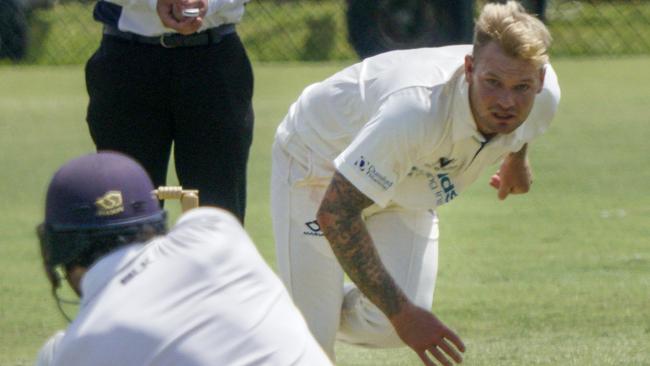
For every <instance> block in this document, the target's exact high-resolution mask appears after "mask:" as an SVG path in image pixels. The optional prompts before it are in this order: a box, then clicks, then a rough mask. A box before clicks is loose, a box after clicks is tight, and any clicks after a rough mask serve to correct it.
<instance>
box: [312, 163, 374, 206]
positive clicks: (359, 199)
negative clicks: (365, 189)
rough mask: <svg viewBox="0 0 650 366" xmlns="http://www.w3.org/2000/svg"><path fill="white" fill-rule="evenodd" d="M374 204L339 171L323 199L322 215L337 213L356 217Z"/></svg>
mask: <svg viewBox="0 0 650 366" xmlns="http://www.w3.org/2000/svg"><path fill="white" fill-rule="evenodd" d="M373 203H374V202H373V201H372V200H371V199H370V198H368V196H366V195H365V194H363V193H361V191H359V190H358V189H357V187H355V186H354V185H353V184H352V183H350V181H349V180H347V178H345V177H344V176H343V175H342V174H341V173H339V172H338V171H337V172H335V173H334V176H333V177H332V181H331V182H330V185H329V187H328V188H327V192H325V196H324V197H323V201H322V202H321V206H320V209H319V216H320V213H326V212H330V213H336V214H337V215H341V216H346V217H349V216H355V215H359V214H361V211H363V209H365V208H366V207H368V206H370V205H372V204H373Z"/></svg>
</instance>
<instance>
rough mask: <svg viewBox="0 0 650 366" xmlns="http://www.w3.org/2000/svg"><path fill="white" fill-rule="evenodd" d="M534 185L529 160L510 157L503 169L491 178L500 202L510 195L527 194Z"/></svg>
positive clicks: (491, 183) (502, 165)
mask: <svg viewBox="0 0 650 366" xmlns="http://www.w3.org/2000/svg"><path fill="white" fill-rule="evenodd" d="M532 184H533V172H532V170H531V168H530V164H529V162H528V158H526V157H518V156H515V155H512V154H511V155H509V156H507V157H506V158H505V159H504V160H503V163H502V164H501V168H499V170H498V171H497V172H496V174H494V175H493V176H492V177H491V178H490V185H491V186H492V187H494V188H496V189H497V190H498V193H497V195H498V197H499V199H500V200H504V199H506V197H508V195H509V194H521V193H527V192H528V191H529V190H530V186H531V185H532Z"/></svg>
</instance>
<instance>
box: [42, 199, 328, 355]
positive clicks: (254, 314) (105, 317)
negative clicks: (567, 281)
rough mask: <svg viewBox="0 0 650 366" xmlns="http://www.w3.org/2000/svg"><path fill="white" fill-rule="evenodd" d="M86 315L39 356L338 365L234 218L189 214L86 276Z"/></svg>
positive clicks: (210, 212)
mask: <svg viewBox="0 0 650 366" xmlns="http://www.w3.org/2000/svg"><path fill="white" fill-rule="evenodd" d="M82 293H83V296H82V300H81V308H80V311H79V314H78V315H77V317H76V318H75V320H74V321H73V322H72V323H71V324H70V326H69V327H68V329H67V330H66V332H65V335H62V334H58V335H56V336H55V337H53V339H52V340H51V341H50V342H48V344H46V346H45V347H44V349H43V350H42V351H41V353H40V355H39V357H41V358H42V359H41V362H42V363H41V364H43V365H45V364H48V363H47V360H43V358H45V359H46V358H48V356H49V357H52V358H53V362H52V363H51V364H52V365H57V366H89V365H93V366H104V365H105V366H116V365H119V366H146V365H157V366H163V365H169V366H172V365H175V366H179V365H183V366H215V365H224V366H225V365H228V366H235V365H268V366H281V365H282V366H284V365H287V366H288V365H304V366H317V365H331V363H330V361H329V359H328V358H327V356H326V355H325V353H324V352H323V351H322V350H321V348H320V346H319V345H318V344H317V343H316V341H315V340H314V338H313V337H312V335H311V334H310V333H309V330H308V328H307V325H306V323H305V321H304V319H303V318H302V316H301V315H300V313H299V311H298V310H297V308H296V307H295V306H294V305H293V303H292V301H291V299H290V298H289V294H288V293H287V291H286V290H285V288H284V286H283V285H282V283H281V282H280V280H279V279H278V278H277V277H276V275H275V274H274V273H273V271H272V270H271V269H270V268H269V267H268V266H267V265H266V263H265V262H264V260H263V259H262V257H261V256H260V255H259V253H258V251H257V249H256V248H255V246H254V245H253V243H252V241H251V240H250V239H249V237H248V236H247V234H246V233H245V232H244V230H243V228H242V227H241V225H240V224H239V222H238V221H237V220H236V219H235V217H234V216H232V215H231V214H229V213H227V212H226V211H223V210H218V209H214V208H198V209H194V210H192V211H190V212H188V213H187V214H185V215H183V216H182V217H181V218H180V220H179V221H178V223H177V224H176V226H174V228H173V229H172V230H171V231H170V232H169V234H168V235H166V236H164V237H160V238H157V239H154V240H153V241H151V242H149V243H147V244H146V245H133V246H129V247H126V248H122V249H120V250H117V251H115V252H113V253H111V254H109V255H108V256H106V257H104V258H102V259H101V260H99V261H98V262H97V263H96V264H94V265H93V266H92V267H91V268H90V269H89V271H88V272H87V273H86V274H85V276H84V277H83V279H82Z"/></svg>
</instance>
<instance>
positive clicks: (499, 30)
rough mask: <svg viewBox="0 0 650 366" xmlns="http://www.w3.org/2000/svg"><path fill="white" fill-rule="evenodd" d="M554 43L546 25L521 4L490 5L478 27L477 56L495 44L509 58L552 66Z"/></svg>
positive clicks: (483, 12)
mask: <svg viewBox="0 0 650 366" xmlns="http://www.w3.org/2000/svg"><path fill="white" fill-rule="evenodd" d="M551 40H552V39H551V34H550V33H549V31H548V29H547V28H546V26H545V25H544V23H542V22H541V21H540V20H539V19H537V18H535V17H534V16H532V15H530V14H528V13H526V10H524V8H523V7H522V6H521V4H519V3H518V2H516V1H512V0H510V1H508V2H507V3H505V4H496V3H488V4H486V5H485V6H484V7H483V11H481V14H480V15H479V18H478V20H477V21H476V26H475V27H474V51H473V53H474V57H476V56H477V54H478V53H479V52H480V50H481V49H482V48H483V47H484V46H485V45H487V44H488V43H490V42H491V41H495V42H497V43H498V44H499V46H501V49H503V51H504V52H505V53H506V54H507V55H509V56H512V57H515V58H519V59H523V60H530V61H532V62H533V63H534V64H535V65H536V66H542V65H543V64H545V63H547V62H548V49H549V47H550V46H551Z"/></svg>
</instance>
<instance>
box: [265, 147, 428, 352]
mask: <svg viewBox="0 0 650 366" xmlns="http://www.w3.org/2000/svg"><path fill="white" fill-rule="evenodd" d="M290 151H291V154H289V153H288V152H287V151H286V147H281V146H280V143H279V142H277V141H276V142H275V143H274V144H273V165H272V174H271V211H272V216H273V229H274V232H275V242H276V255H277V265H278V271H279V275H280V277H281V278H282V281H283V282H284V284H285V285H286V287H287V290H288V291H289V293H290V294H291V296H292V298H293V301H294V302H295V304H296V306H297V307H298V308H299V309H300V311H301V312H302V314H303V316H304V317H305V320H306V321H307V324H308V325H309V328H310V330H311V332H312V333H313V335H314V337H315V338H316V340H317V341H318V342H319V343H320V345H321V346H322V347H323V350H324V351H325V352H326V353H327V354H328V356H329V357H330V358H331V359H332V361H335V356H334V343H335V340H339V341H343V342H346V343H350V344H356V345H362V346H366V347H399V346H403V345H404V344H403V343H402V341H401V340H400V339H399V337H398V336H397V334H396V333H395V330H394V328H393V327H392V325H391V323H390V322H389V321H388V319H387V318H386V317H385V316H384V314H383V313H382V312H381V311H380V310H379V309H378V308H377V307H375V306H374V305H373V304H372V303H371V302H370V301H369V300H368V299H367V298H365V296H362V295H361V293H360V291H359V290H358V289H357V288H356V286H354V285H353V284H351V283H346V284H345V286H344V272H343V270H342V268H341V266H340V265H339V263H338V261H337V260H336V258H335V256H334V253H333V252H332V250H331V248H330V245H329V243H328V241H327V239H326V238H325V237H324V236H323V233H322V232H321V231H320V227H319V226H318V224H317V222H316V212H317V210H318V207H319V205H320V202H321V199H322V197H323V195H324V194H325V190H326V188H327V185H328V183H329V180H330V178H331V176H332V174H333V172H334V167H333V166H332V165H331V163H330V162H324V161H322V160H320V159H315V158H314V156H313V154H312V153H311V152H310V151H309V150H307V149H306V148H304V147H302V146H296V145H293V146H291V148H290ZM364 218H365V221H366V225H367V227H368V230H369V232H370V235H371V237H372V239H373V241H374V243H375V246H376V247H377V250H378V252H379V255H380V256H381V259H382V262H383V263H384V266H385V267H386V268H387V270H388V271H389V273H390V274H391V276H392V277H393V279H394V280H395V281H396V282H397V284H398V285H399V286H400V287H401V289H402V291H404V293H405V294H406V295H407V296H408V297H409V298H410V299H411V300H412V301H413V302H414V303H415V304H417V305H418V306H421V307H422V308H425V309H431V305H432V303H433V290H434V287H435V282H436V272H437V268H438V220H437V218H436V216H435V214H434V213H432V212H430V211H413V210H404V209H399V208H396V209H392V208H388V209H380V208H378V207H376V206H373V207H369V208H368V209H366V211H364Z"/></svg>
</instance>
